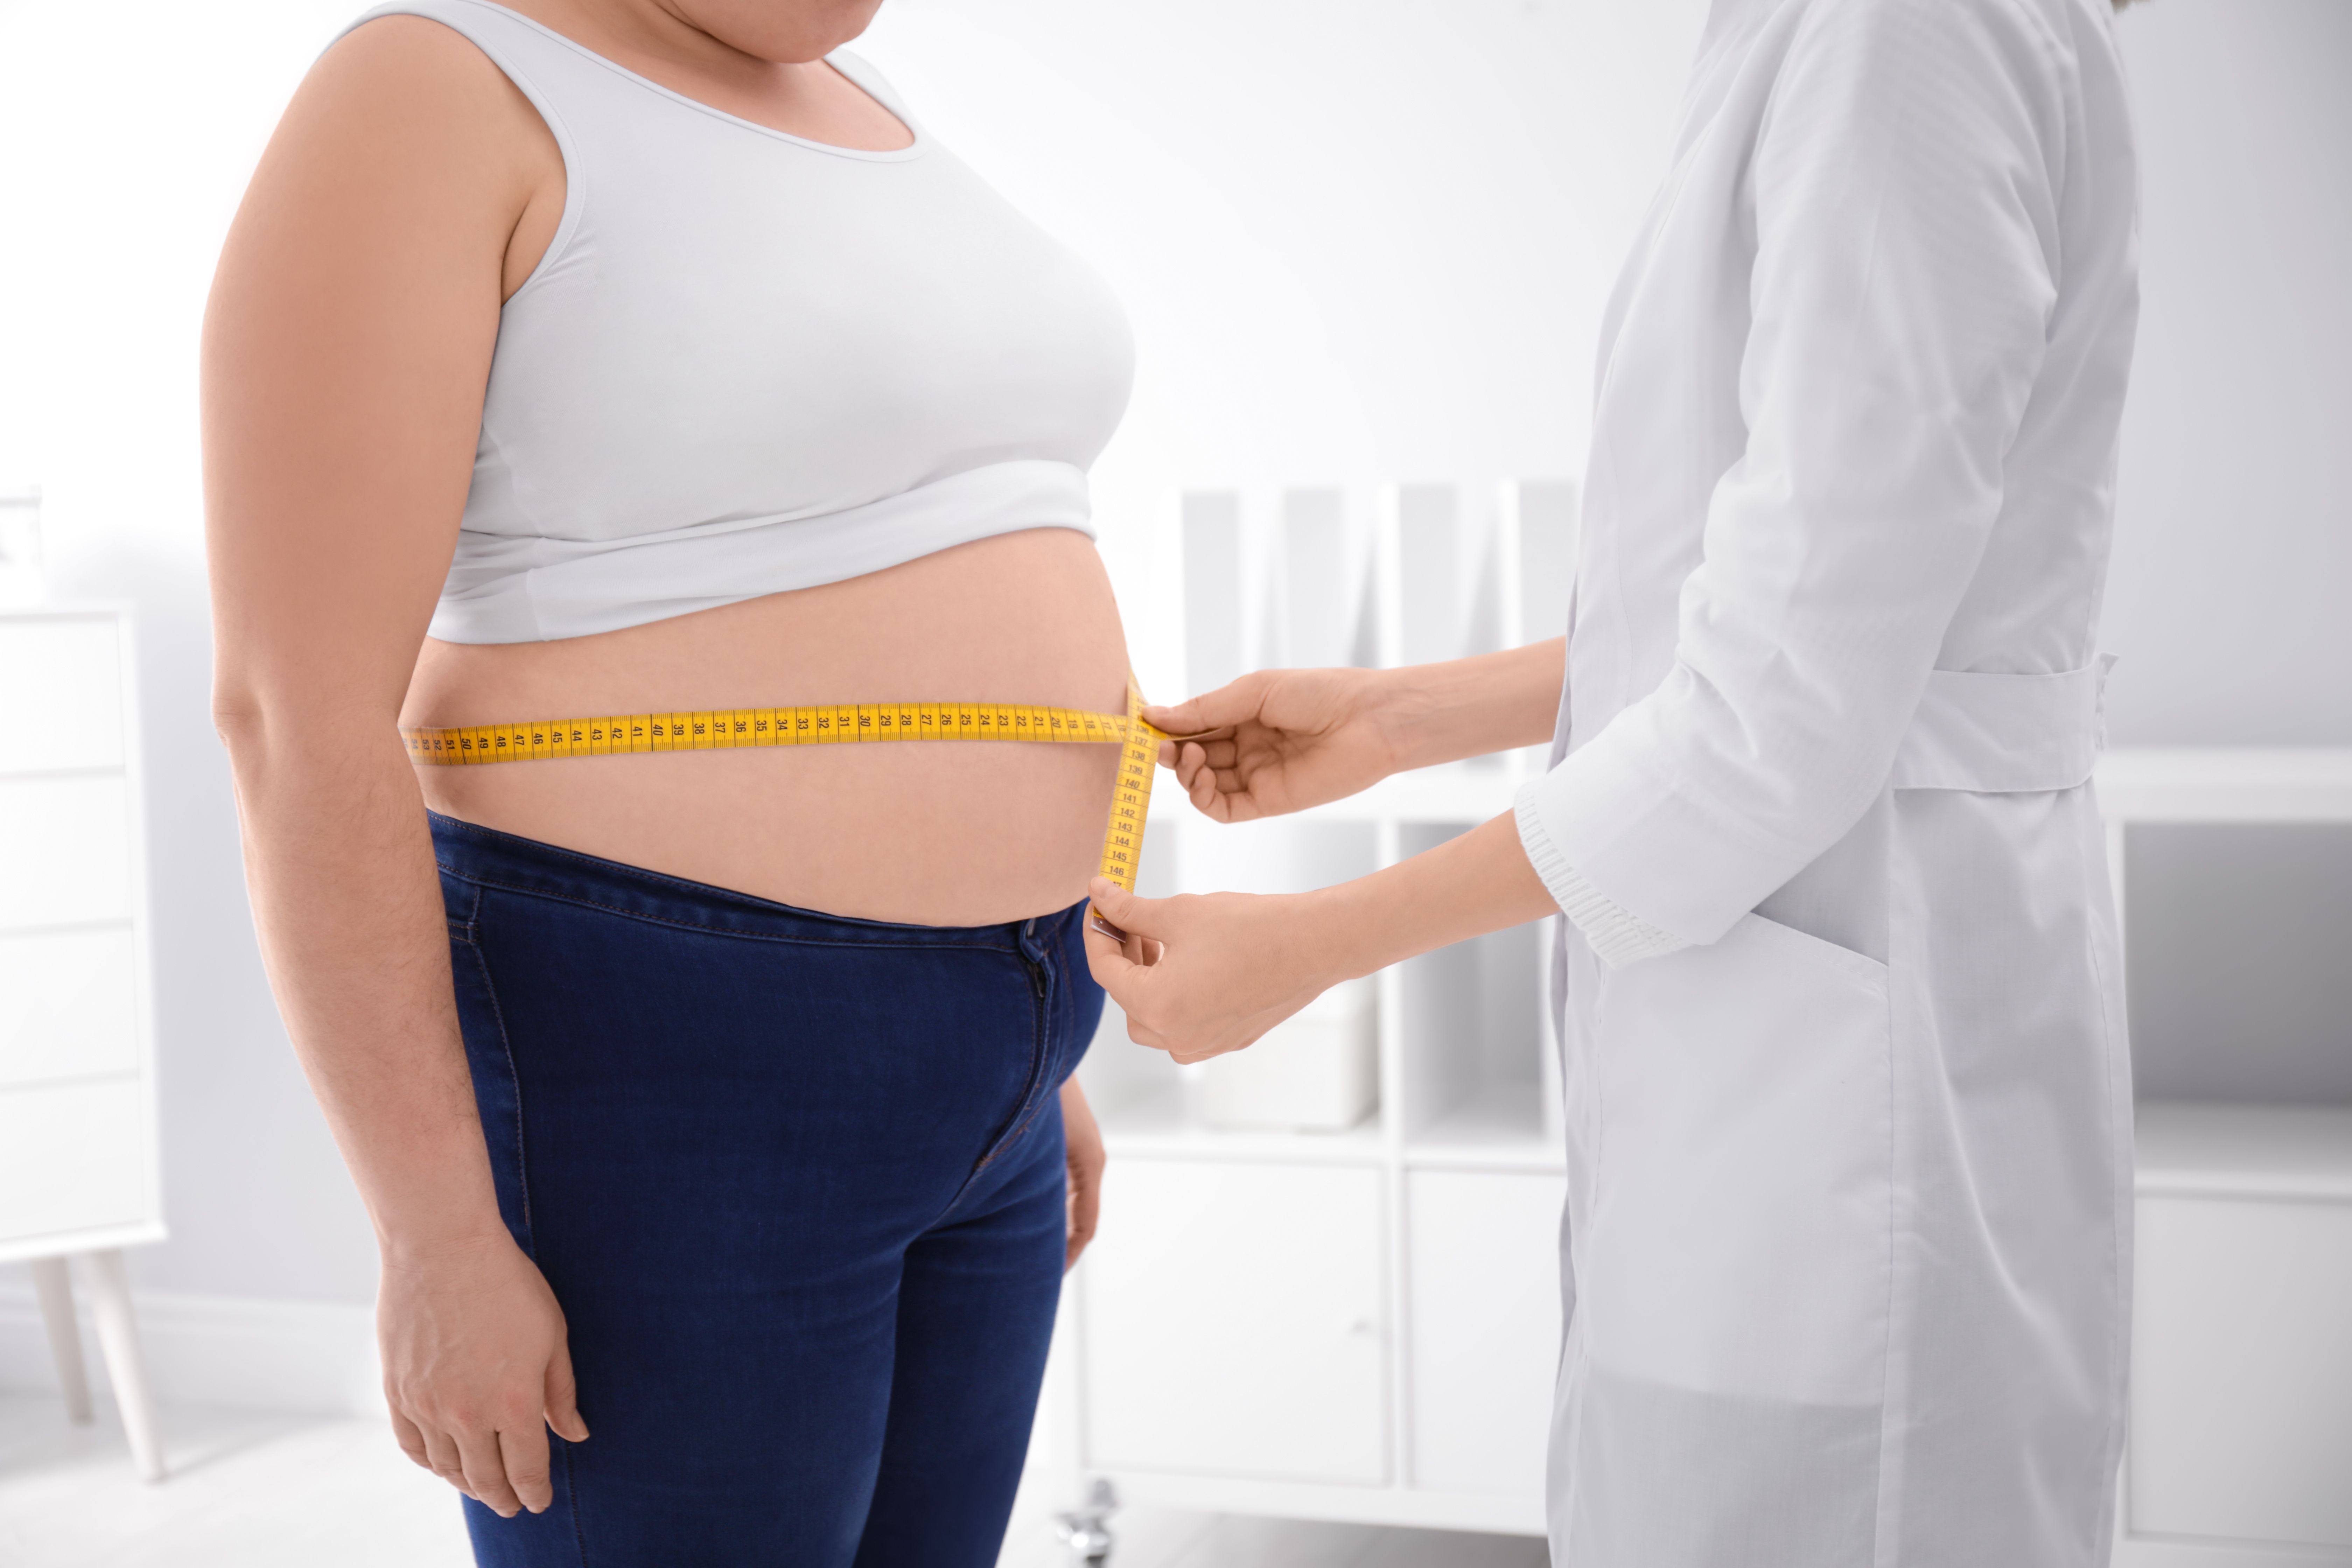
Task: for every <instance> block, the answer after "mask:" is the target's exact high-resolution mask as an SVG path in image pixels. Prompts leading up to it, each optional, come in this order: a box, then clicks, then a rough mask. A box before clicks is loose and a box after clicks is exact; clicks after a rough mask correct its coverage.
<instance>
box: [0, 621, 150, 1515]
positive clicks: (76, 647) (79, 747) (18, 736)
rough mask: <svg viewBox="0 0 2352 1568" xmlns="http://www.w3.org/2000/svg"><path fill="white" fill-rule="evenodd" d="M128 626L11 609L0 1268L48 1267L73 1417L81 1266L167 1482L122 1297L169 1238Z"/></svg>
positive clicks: (138, 1423) (144, 1443)
mask: <svg viewBox="0 0 2352 1568" xmlns="http://www.w3.org/2000/svg"><path fill="white" fill-rule="evenodd" d="M141 815H142V814H141V795H140V775H139V744H138V703H137V701H136V690H135V685H134V665H133V661H132V658H131V627H130V623H129V620H128V617H127V616H126V615H125V613H124V612H123V611H122V610H121V609H118V608H114V607H111V606H106V605H91V606H82V607H58V608H38V609H12V610H7V611H0V1263H7V1262H18V1261H22V1262H27V1263H30V1264H31V1265H32V1267H33V1270H34V1277H35V1282H36V1284H37V1287H38V1290H39V1294H40V1298H41V1303H42V1309H43V1315H44V1316H45V1318H46V1319H47V1321H48V1327H49V1333H50V1342H51V1344H52V1347H53V1348H54V1349H55V1350H56V1352H57V1356H58V1372H59V1375H60V1377H61V1379H62V1381H63V1383H64V1386H65V1391H66V1400H67V1407H68V1411H69V1412H70V1413H71V1414H72V1415H74V1416H75V1417H76V1418H77V1419H81V1420H87V1419H88V1418H89V1386H88V1380H87V1377H86V1375H85V1373H84V1371H83V1366H82V1359H81V1349H80V1345H79V1332H78V1331H77V1329H76V1327H75V1322H74V1315H73V1308H72V1287H71V1274H70V1272H69V1270H68V1258H74V1257H79V1258H81V1259H82V1268H83V1269H84V1272H85V1275H86V1278H87V1279H88V1280H89V1283H90V1285H91V1286H92V1287H93V1288H94V1289H95V1291H96V1294H97V1307H98V1322H99V1331H100V1340H101V1342H102V1344H103V1347H104V1350H105V1352H106V1356H107V1363H108V1367H109V1370H110V1372H111V1373H112V1374H113V1381H114V1386H115V1389H116V1391H117V1395H118V1398H119V1399H120V1400H121V1404H122V1409H123V1425H124V1426H125V1428H126V1430H127V1432H128V1434H129V1436H130V1438H131V1447H132V1450H133V1452H134V1454H135V1456H136V1457H137V1459H138V1461H139V1465H140V1468H141V1470H142V1473H143V1474H145V1475H147V1476H148V1477H149V1478H150V1479H155V1478H157V1477H160V1476H161V1475H162V1473H163V1460H162V1455H161V1452H160V1450H159V1449H158V1447H157V1446H156V1440H155V1430H154V1423H153V1419H152V1415H151V1414H150V1413H149V1411H148V1408H147V1402H146V1397H145V1379H144V1377H143V1375H142V1372H141V1369H140V1366H139V1358H138V1347H137V1342H136V1339H135V1337H134V1335H133V1333H132V1330H131V1311H130V1300H129V1296H128V1293H127V1291H126V1289H125V1288H124V1282H123V1269H122V1254H121V1249H122V1248H123V1247H130V1246H135V1245H138V1244H140V1243H143V1242H152V1241H160V1240H162V1239H163V1189H162V1180H161V1174H160V1172H159V1170H158V1163H157V1150H156V1135H155V1079H154V1045H153V1041H154V1029H153V1014H152V990H151V983H150V977H149V967H148V962H147V890H146V857H145V849H144V844H143V832H142V820H141Z"/></svg>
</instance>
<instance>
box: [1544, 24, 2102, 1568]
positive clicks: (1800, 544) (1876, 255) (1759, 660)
mask: <svg viewBox="0 0 2352 1568" xmlns="http://www.w3.org/2000/svg"><path fill="white" fill-rule="evenodd" d="M2135 214H2136V174H2135V169H2134V163H2133V153H2132V143H2131V134H2130V129H2129V125H2128V122H2127V119H2126V109H2125V103H2124V94H2123V82H2122V77H2121V70H2120V68H2119V64H2118V61H2117V59H2116V52H2115V45H2114V40H2113V37H2112V17H2111V15H2110V13H2109V8H2108V0H1717V4H1716V5H1715V7H1714V10H1713V13H1712V15H1711V16H1710V18H1709V20H1708V23H1707V26H1706V33H1705V36H1704V38H1703V41H1702V43H1701V47H1700V55H1699V59H1698V61H1697V64H1696V69H1695V72H1694V76H1693V79H1692V83H1691V87H1690V89H1689V94H1688V97H1687V99H1686V101H1685V119H1684V123H1683V128H1682V132H1681V134H1680V137H1679V140H1678V142H1677V146H1676V150H1675V162H1674V165H1673V169H1672V173H1671V174H1670V175H1669V177H1668V179H1667V181H1666V183H1665V184H1664V188H1663V190H1662V191H1661V192H1660V194H1659V195H1658V197H1657V198H1656V201H1655V203H1654V206H1653V208H1652V210H1651V213H1650V215H1649V216H1648V219H1647V221H1646V223H1645V226H1644V227H1643V231H1642V234H1641V236H1640V237H1639V239H1638V240H1637V242H1636V244H1635V246H1634V248H1633V255H1632V258H1631V259H1630V261H1629V263H1628V265H1627V267H1626V269H1625V272H1624V275H1623V278H1622V280H1621V281H1620V283H1619V285H1618V288H1617V290H1616V293H1615V296H1614V298H1613V299H1612V302H1611V305H1610V310H1609V316H1608V320H1607V322H1606V324H1605V327H1604V332H1603V346H1602V354H1601V378H1600V385H1599V393H1598V403H1597V406H1596V410H1595V416H1594V426H1593V435H1592V448H1591V464H1590V469H1589V474H1588V482H1587V495H1586V501H1585V510H1584V519H1583V531H1582V535H1581V540H1580V545H1579V561H1578V569H1577V573H1578V574H1577V585H1576V595H1575V601H1574V603H1575V611H1574V616H1573V619H1572V622H1571V633H1570V644H1569V661H1568V669H1569V674H1568V682H1567V690H1566V692H1565V694H1564V696H1563V699H1562V704H1561V717H1560V729H1559V738H1558V741H1557V742H1556V743H1555V748H1554V764H1555V765H1554V766H1553V768H1552V770H1551V771H1550V772H1549V773H1547V774H1546V775H1544V776H1542V777H1541V778H1538V779H1537V780H1535V781H1533V782H1532V783H1530V784H1528V787H1527V788H1526V790H1525V791H1524V792H1523V793H1522V795H1521V796H1520V798H1519V801H1518V820H1519V825H1520V831H1521V837H1522V841H1523V842H1524V843H1525V844H1526V846H1527V847H1528V855H1529V858H1530V859H1531V860H1532V861H1533V862H1534V864H1535V866H1536V868H1537V869H1538V872H1539V873H1541V874H1542V875H1543V877H1544V878H1545V879H1546V881H1547V883H1548V884H1549V886H1550V887H1551V889H1552V890H1553V892H1554V894H1555V896H1556V897H1558V899H1559V902H1560V904H1561V907H1562V908H1563V909H1564V910H1567V911H1568V912H1569V914H1570V917H1571V921H1572V923H1571V922H1563V925H1564V926H1567V927H1568V930H1569V935H1568V937H1567V940H1566V941H1565V942H1564V944H1563V946H1562V948H1561V949H1560V952H1559V960H1560V963H1561V969H1560V975H1561V978H1562V980H1563V982H1564V984H1563V985H1562V987H1561V989H1562V991H1563V993H1564V994H1563V997H1562V1012H1561V1019H1560V1036H1561V1045H1562V1056H1563V1074H1562V1076H1563V1081H1564V1083H1565V1086H1566V1093H1567V1125H1568V1135H1569V1175H1570V1183H1569V1185H1570V1200H1569V1214H1568V1218H1567V1225H1566V1238H1565V1250H1566V1253H1567V1267H1566V1269H1565V1275H1566V1283H1567V1290H1568V1297H1569V1300H1570V1323H1569V1332H1568V1338H1567V1343H1566V1347H1565V1352H1564V1355H1563V1360H1562V1368H1561V1377H1560V1386H1559V1411H1558V1420H1557V1424H1556V1426H1555V1431H1554V1436H1553V1444H1552V1465H1551V1472H1552V1481H1551V1529H1552V1540H1553V1560H1554V1562H1555V1563H1559V1564H1560V1565H1561V1568H1864V1565H1868V1564H1877V1565H1888V1564H1898V1565H1901V1568H1927V1565H1930V1564H1937V1565H1942V1564H1950V1565H1953V1568H1963V1565H1965V1568H2058V1565H2061V1564H2064V1565H2074V1564H2082V1565H2093V1564H2101V1563H2105V1561H2106V1552H2107V1545H2108V1542H2109V1539H2110V1535H2111V1531H2112V1506H2113V1491H2114V1486H2113V1482H2114V1476H2115V1470H2116V1461H2117V1455H2118V1450H2119V1444H2120V1436H2121V1426H2120V1418H2121V1410H2122V1402H2123V1392H2124V1372H2125V1360H2126V1339H2127V1306H2128V1299H2129V1280H2130V1222H2129V1215H2130V1211H2129V1196H2130V1194H2129V1166H2130V1090H2129V1065H2128V1058H2127V1054H2126V1041H2125V1034H2124V1022H2123V1009H2122V998H2121V994H2120V989H2119V984H2118V979H2119V977H2118V974H2117V952H2116V936H2115V927H2114V917H2113V911H2112V910H2111V908H2110V905H2109V900H2108V894H2107V879H2106V871H2105V848H2104V838H2103V835H2102V833H2101V831H2100V827H2099V824H2098V821H2097V816H2096V811H2095V803H2094V801H2093V799H2092V795H2091V789H2090V785H2089V784H2088V782H2087V781H2088V778H2089V775H2090V770H2091V764H2092V762H2093V759H2094V757H2095V753H2096V749H2097V745H2098V719H2097V705H2098V692H2099V684H2100V679H2101V676H2102V674H2103V661H2102V660H2101V659H2099V658H2097V657H2096V651H2095V637H2096V631H2097V622H2098V614H2099V604H2100V595H2101V588H2102V584H2103V582H2104V579H2105V570H2106V559H2107V548H2108V537H2109V530H2110V519H2111V512H2112V502H2113V475H2114V471H2115V457H2116V426H2117V422H2118V418H2119V416H2120V412H2121V407H2122V403H2123V396H2124V384H2125V379H2126V372H2127V369H2128V364H2129V359H2130V349H2131V340H2132V332H2133V327H2134V321H2135V317H2136V312H2137V290H2136V284H2135V276H2136V272H2135V243H2136V242H2135V233H2136V216H2135Z"/></svg>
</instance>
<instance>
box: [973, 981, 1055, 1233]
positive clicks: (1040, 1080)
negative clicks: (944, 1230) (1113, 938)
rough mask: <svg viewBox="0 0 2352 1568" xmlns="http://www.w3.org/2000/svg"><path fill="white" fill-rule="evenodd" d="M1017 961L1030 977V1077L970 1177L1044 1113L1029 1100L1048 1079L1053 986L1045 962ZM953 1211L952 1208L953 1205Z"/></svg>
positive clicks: (1042, 1106)
mask: <svg viewBox="0 0 2352 1568" xmlns="http://www.w3.org/2000/svg"><path fill="white" fill-rule="evenodd" d="M1018 957H1021V966H1024V969H1025V971H1028V975H1025V978H1028V983H1030V1065H1028V1077H1024V1079H1021V1098H1018V1100H1013V1114H1012V1117H1007V1119H1004V1126H1002V1129H997V1131H995V1133H992V1135H990V1138H988V1152H985V1154H981V1163H976V1166H971V1175H979V1173H981V1171H985V1168H988V1166H992V1163H997V1157H1000V1154H1004V1150H1009V1147H1013V1145H1016V1142H1018V1140H1021V1133H1025V1131H1028V1129H1030V1123H1033V1121H1034V1119H1037V1112H1040V1110H1045V1096H1037V1102H1034V1105H1030V1096H1034V1093H1037V1086H1040V1084H1045V1079H1046V1069H1045V1035H1046V1023H1045V1013H1046V1004H1049V1002H1051V983H1049V980H1046V978H1045V962H1042V959H1033V957H1030V954H1025V952H1021V954H1018ZM1040 992H1045V994H1040ZM964 1184H971V1178H969V1175H967V1178H964ZM955 1196H957V1199H962V1196H964V1192H962V1187H957V1192H955ZM950 1208H952V1204H950Z"/></svg>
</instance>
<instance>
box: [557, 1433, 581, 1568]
mask: <svg viewBox="0 0 2352 1568" xmlns="http://www.w3.org/2000/svg"><path fill="white" fill-rule="evenodd" d="M558 1440H559V1441H560V1442H562V1444H563V1492H564V1496H565V1499H566V1500H568V1501H569V1502H570V1503H571V1504H572V1546H573V1548H574V1549H575V1550H577V1551H578V1552H579V1553H580V1568H588V1532H587V1530H586V1528H585V1527H584V1526H583V1525H582V1524H581V1522H580V1482H579V1480H578V1479H576V1478H575V1477H574V1476H573V1475H572V1441H571V1439H570V1438H568V1437H567V1438H560V1439H558Z"/></svg>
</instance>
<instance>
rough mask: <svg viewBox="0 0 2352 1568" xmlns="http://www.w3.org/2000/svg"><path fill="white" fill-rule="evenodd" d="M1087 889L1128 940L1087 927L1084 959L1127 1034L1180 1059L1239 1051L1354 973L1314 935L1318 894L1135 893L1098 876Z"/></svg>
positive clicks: (1207, 1056)
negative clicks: (1122, 1015) (1123, 1017)
mask: <svg viewBox="0 0 2352 1568" xmlns="http://www.w3.org/2000/svg"><path fill="white" fill-rule="evenodd" d="M1090 890H1091V892H1092V893H1093V896H1094V904H1095V907H1096V908H1097V909H1098V910H1101V911H1102V912H1103V914H1104V915H1105V916H1106V917H1108V919H1109V920H1110V921H1113V922H1114V923H1115V924H1117V925H1118V927H1119V928H1120V929H1121V930H1123V931H1126V932H1127V933H1128V941H1127V942H1126V943H1125V944H1124V945H1121V944H1120V943H1118V942H1113V941H1112V940H1111V939H1110V938H1109V937H1108V936H1105V935H1104V934H1103V933H1102V932H1101V931H1097V930H1096V929H1094V928H1093V927H1092V926H1091V925H1090V926H1088V927H1087V967H1088V968H1089V969H1091V970H1092V971H1093V972H1094V977H1095V979H1096V981H1097V983H1098V984H1100V985H1101V986H1102V988H1103V989H1104V990H1105V991H1108V992H1109V993H1110V995H1111V999H1112V1000H1113V1001H1115V1002H1117V1003H1118V1005H1119V1006H1120V1007H1121V1008H1122V1009H1123V1010H1124V1011H1125V1012H1126V1014H1127V1034H1128V1038H1129V1039H1131V1040H1133V1041H1134V1042H1135V1043H1136V1044H1137V1045H1139V1046H1150V1047H1153V1048H1154V1049H1155V1050H1163V1051H1166V1052H1167V1053H1168V1054H1169V1055H1170V1056H1171V1057H1172V1058H1175V1059H1176V1060H1177V1061H1180V1062H1197V1061H1204V1060H1206V1059H1207V1058H1210V1057H1214V1056H1223V1054H1224V1053H1225V1052H1227V1051H1237V1050H1240V1049H1241V1048H1242V1047H1244V1046H1247V1045H1249V1044H1251V1043H1252V1042H1253V1041H1255V1040H1256V1039H1257V1037H1259V1036H1261V1035H1263V1034H1265V1032H1266V1031H1267V1030H1268V1029H1271V1028H1272V1027H1274V1026H1276V1024H1279V1023H1280V1022H1282V1020H1284V1019H1285V1018H1287V1017H1289V1016H1291V1015H1292V1014H1293V1013H1296V1012H1297V1011H1298V1010H1299V1009H1300V1008H1301V1007H1304V1006H1306V1005H1307V1004H1308V1003H1309V1002H1312V1001H1313V1000H1315V998H1316V997H1318V996H1319V995H1321V994H1323V993H1324V991H1326V990H1328V988H1329V987H1331V986H1333V985H1336V984H1339V982H1340V981H1342V980H1345V979H1348V978H1349V973H1350V972H1349V971H1347V970H1344V969H1341V968H1339V967H1336V966H1337V965H1338V963H1339V954H1338V953H1337V952H1335V951H1333V948H1332V945H1331V944H1330V943H1329V942H1328V940H1323V939H1319V938H1318V926H1319V922H1318V921H1316V920H1315V919H1314V918H1313V916H1312V915H1311V914H1310V913H1309V912H1308V910H1307V907H1306V906H1307V904H1308V903H1309V901H1310V900H1312V899H1313V897H1314V895H1312V894H1307V895H1300V896H1296V897H1261V896H1258V895H1255V894H1251V893H1208V894H1186V895H1183V896H1181V897H1178V898H1173V899H1139V898H1137V897H1136V896H1135V895H1134V894H1132V893H1129V892H1127V891H1125V890H1123V889H1120V888H1119V887H1118V885H1117V884H1116V883H1113V882H1110V881H1108V880H1106V879H1102V878H1099V877H1097V879H1095V881H1094V885H1093V887H1092V889H1090ZM1153 947H1156V948H1157V949H1158V950H1159V951H1158V954H1157V961H1156V962H1153V961H1151V951H1150V950H1151V949H1152V948H1153Z"/></svg>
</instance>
